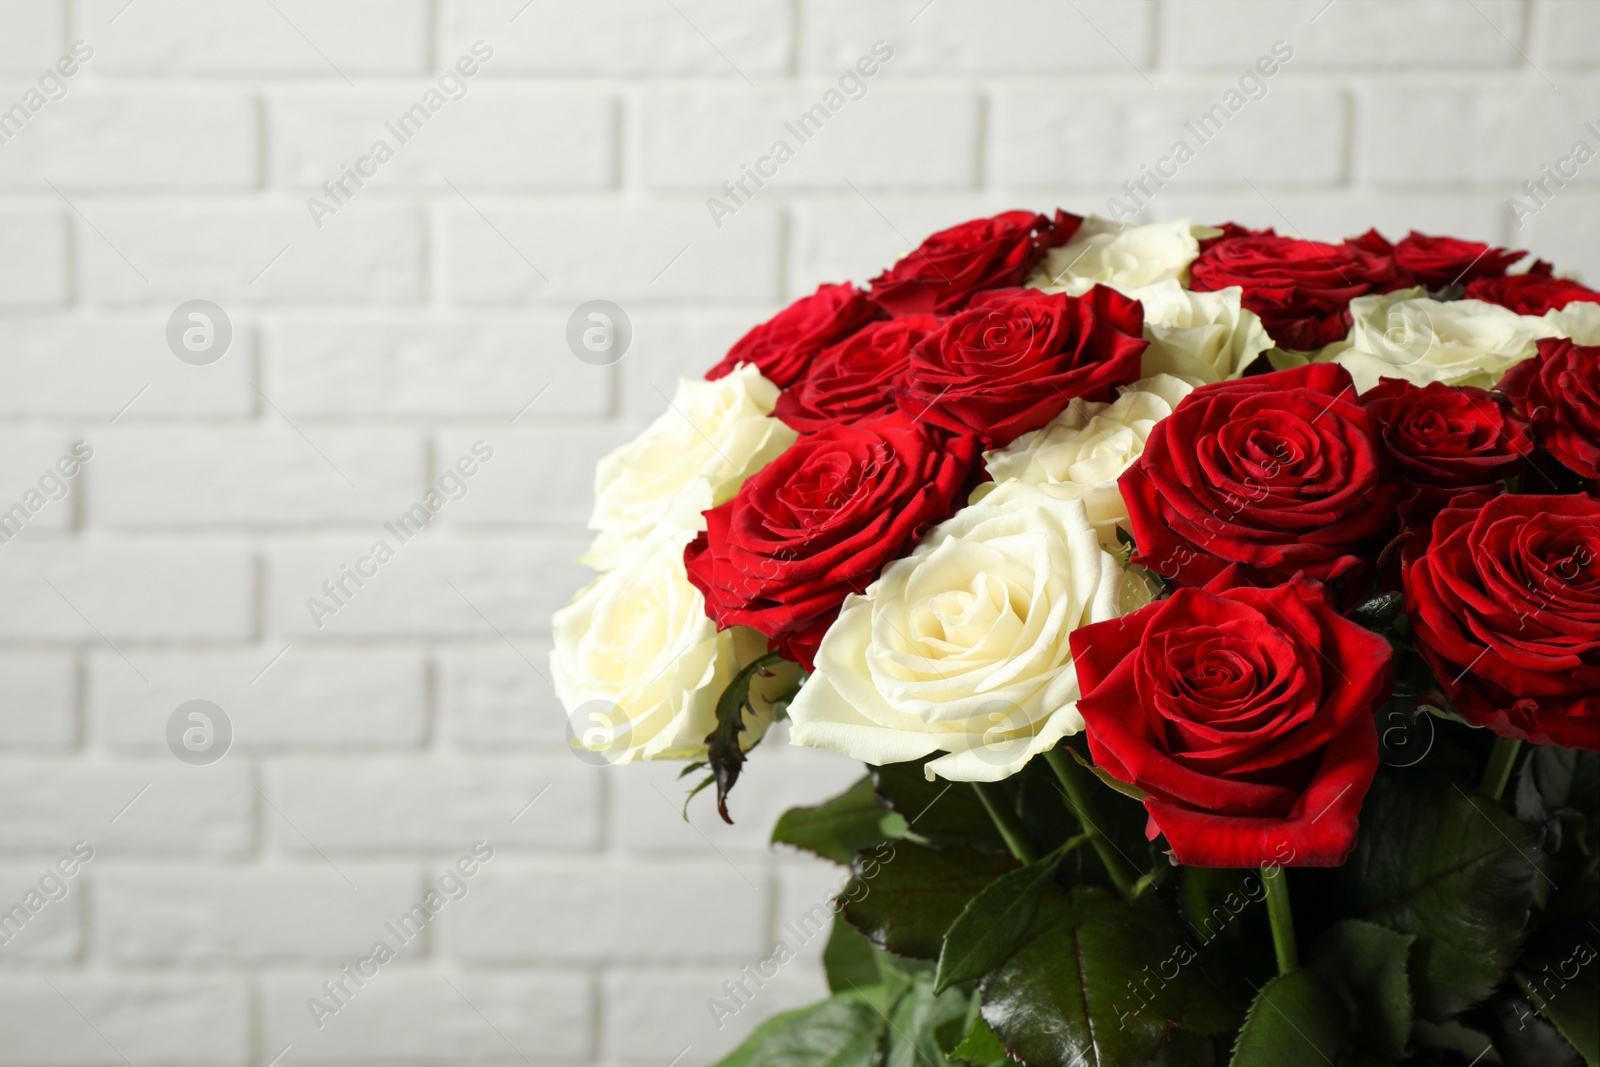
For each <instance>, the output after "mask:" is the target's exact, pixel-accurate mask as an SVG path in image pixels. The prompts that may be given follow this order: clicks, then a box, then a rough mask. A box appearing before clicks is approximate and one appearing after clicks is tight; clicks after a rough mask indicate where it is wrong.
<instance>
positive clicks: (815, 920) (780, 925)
mask: <svg viewBox="0 0 1600 1067" xmlns="http://www.w3.org/2000/svg"><path fill="white" fill-rule="evenodd" d="M777 851H778V852H779V853H780V854H782V855H783V856H784V857H785V859H786V860H787V861H788V862H785V863H782V864H780V865H779V866H778V869H777V872H776V881H777V883H778V895H777V904H776V907H775V909H774V912H773V927H774V930H775V931H776V936H778V937H781V938H783V939H784V943H785V944H787V945H788V946H789V948H790V950H791V951H793V952H794V954H795V956H796V962H798V963H813V964H817V965H820V964H821V962H822V950H823V949H824V948H825V947H826V946H827V943H828V934H829V932H830V931H831V929H832V927H831V926H830V925H829V924H830V922H831V921H832V920H831V918H830V917H831V916H832V915H833V914H835V897H836V896H837V895H838V893H839V890H840V889H842V888H844V885H845V883H846V882H847V881H849V878H850V872H849V871H847V870H845V869H844V868H843V867H840V866H839V865H838V864H836V863H830V862H828V861H826V860H822V859H818V858H817V857H816V856H812V855H810V854H808V853H804V852H801V851H799V850H798V849H791V848H788V847H786V846H785V847H783V848H779V849H778V850H777ZM888 862H890V863H893V862H894V861H893V860H892V859H890V860H889V861H888Z"/></svg>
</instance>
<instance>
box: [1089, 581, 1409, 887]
mask: <svg viewBox="0 0 1600 1067" xmlns="http://www.w3.org/2000/svg"><path fill="white" fill-rule="evenodd" d="M1235 577H1236V575H1235V571H1234V570H1233V569H1230V570H1229V571H1228V572H1225V573H1224V574H1222V575H1220V576H1219V577H1218V579H1217V580H1216V581H1214V582H1213V583H1211V585H1209V586H1208V587H1207V588H1205V589H1180V590H1178V591H1177V592H1176V593H1174V594H1173V595H1172V596H1171V597H1170V598H1169V599H1167V600H1158V601H1156V602H1155V603H1154V604H1151V605H1149V606H1147V607H1144V608H1140V609H1139V610H1138V611H1135V612H1133V613H1131V614H1129V615H1125V616H1123V617H1122V618H1120V619H1112V620H1109V621H1107V622H1100V623H1095V624H1094V625H1092V626H1085V627H1083V628H1081V629H1078V630H1074V631H1073V632H1072V634H1071V638H1070V640H1071V643H1072V657H1073V662H1074V663H1075V664H1076V666H1077V671H1078V684H1079V685H1080V686H1081V687H1082V691H1083V696H1082V698H1081V699H1079V701H1078V711H1079V712H1081V713H1082V715H1083V719H1084V723H1085V724H1086V731H1087V733H1088V736H1089V751H1090V753H1091V754H1092V755H1093V756H1094V761H1095V764H1096V765H1097V766H1099V767H1101V768H1103V769H1104V770H1105V771H1106V773H1108V774H1110V775H1111V776H1112V777H1114V778H1118V779H1121V780H1123V781H1126V782H1131V783H1132V784H1134V785H1136V786H1138V787H1139V788H1140V789H1142V790H1144V791H1145V792H1146V793H1148V794H1149V797H1148V798H1147V799H1146V800H1145V802H1144V805H1145V810H1146V811H1148V812H1149V814H1150V825H1149V827H1148V829H1147V830H1146V833H1148V834H1149V835H1150V836H1151V837H1154V836H1155V835H1156V833H1157V832H1159V833H1162V834H1165V835H1166V838H1167V843H1168V844H1169V845H1170V846H1171V848H1172V853H1173V856H1174V857H1175V858H1176V859H1177V860H1178V862H1179V863H1186V864H1193V865H1196V866H1200V867H1260V866H1263V865H1266V864H1273V865H1276V866H1298V867H1335V866H1338V865H1339V864H1341V863H1343V862H1344V860H1345V857H1346V856H1347V855H1348V854H1349V852H1350V849H1351V848H1352V847H1354V845H1355V838H1356V817H1357V815H1358V814H1359V813H1360V811H1361V801H1362V799H1363V798H1364V797H1365V796H1366V793H1367V787H1368V786H1370V785H1371V784H1372V777H1373V774H1374V773H1375V772H1376V771H1377V767H1378V732H1377V728H1376V727H1375V725H1374V723H1373V713H1374V711H1376V709H1377V707H1378V706H1379V705H1380V704H1381V703H1383V701H1384V700H1386V699H1387V698H1388V695H1389V689H1390V680H1391V675H1392V664H1391V653H1390V648H1389V642H1388V641H1386V640H1385V639H1384V638H1382V637H1380V636H1378V635H1377V634H1374V633H1372V632H1371V631H1369V630H1366V629H1364V628H1362V627H1361V626H1358V625H1356V624H1355V623H1353V622H1350V621H1349V620H1347V619H1345V618H1343V617H1341V616H1340V615H1339V613H1338V611H1337V610H1335V608H1334V607H1333V605H1332V604H1331V603H1330V602H1329V599H1328V596H1327V593H1326V591H1325V590H1324V589H1323V587H1322V586H1320V585H1319V584H1317V583H1316V582H1314V581H1311V580H1310V579H1308V578H1306V577H1305V576H1303V575H1301V576H1297V577H1295V578H1293V579H1291V580H1290V581H1289V582H1288V583H1287V584H1285V585H1279V586H1275V587H1273V588H1269V589H1257V588H1252V587H1250V586H1247V585H1237V584H1235Z"/></svg>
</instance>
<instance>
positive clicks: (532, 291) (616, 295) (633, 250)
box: [444, 194, 781, 312]
mask: <svg viewBox="0 0 1600 1067" xmlns="http://www.w3.org/2000/svg"><path fill="white" fill-rule="evenodd" d="M708 195H709V194H708ZM474 203H475V204H476V205H477V208H478V209H479V210H481V211H482V212H483V213H484V216H487V220H488V221H485V218H484V217H480V216H479V215H478V214H477V212H476V211H474V210H472V209H471V208H468V207H460V208H458V209H454V210H452V211H451V212H450V213H449V214H448V216H447V217H446V219H445V222H444V227H445V237H444V247H445V257H446V272H447V278H448V282H447V284H448V287H449V290H450V294H451V296H452V297H453V298H454V299H455V300H457V301H460V302H461V303H464V304H479V303H504V302H515V303H521V302H523V301H526V300H553V301H560V302H562V303H563V304H564V305H565V306H564V307H563V308H562V310H563V311H564V312H566V311H569V310H570V309H571V308H572V307H573V306H574V305H576V304H578V303H580V302H582V301H585V300H593V299H596V298H597V297H602V298H604V299H607V300H613V301H615V302H617V303H619V304H621V305H622V307H623V309H624V310H627V309H629V308H630V307H631V306H632V303H631V302H633V301H639V302H650V303H654V302H664V301H681V300H703V299H704V298H705V296H706V294H708V293H715V294H716V295H717V297H718V298H719V299H722V300H773V299H776V297H777V295H778V290H779V280H778V279H779V272H778V266H779V261H780V256H781V252H780V241H781V235H780V226H779V217H778V214H777V211H776V209H775V206H774V205H772V204H768V205H766V206H763V205H761V204H750V205H747V206H746V207H744V208H741V209H740V210H739V212H738V214H737V217H735V218H732V219H728V218H725V219H723V220H722V222H723V225H722V227H721V228H720V229H718V228H717V227H716V225H715V224H714V222H713V220H712V219H711V216H710V213H709V212H708V211H707V210H706V208H705V205H704V203H703V202H700V201H697V202H695V203H693V204H685V205H677V206H663V207H620V206H617V205H614V204H613V205H607V206H604V207H598V206H588V205H573V206H570V207H560V208H557V207H534V208H529V207H522V206H510V205H506V204H503V203H496V202H493V201H489V200H488V199H487V198H477V199H475V200H474ZM508 242H509V244H508ZM536 271H537V273H535V272H536ZM540 275H543V278H541V277H540Z"/></svg>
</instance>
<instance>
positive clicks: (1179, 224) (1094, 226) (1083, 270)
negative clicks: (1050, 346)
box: [1028, 215, 1200, 296]
mask: <svg viewBox="0 0 1600 1067" xmlns="http://www.w3.org/2000/svg"><path fill="white" fill-rule="evenodd" d="M1199 255H1200V242H1199V240H1198V239H1196V237H1195V234H1194V227H1193V226H1191V225H1190V223H1189V220H1188V219H1178V220H1177V221H1176V222H1157V223H1153V224H1152V225H1149V226H1124V225H1122V224H1121V223H1117V222H1112V221H1110V220H1109V219H1102V218H1098V217H1096V216H1094V215H1090V216H1089V217H1088V218H1086V219H1084V220H1083V225H1082V226H1080V227H1078V232H1077V233H1075V234H1073V235H1072V240H1070V241H1068V242H1067V243H1066V244H1064V245H1062V246H1061V247H1060V248H1053V249H1051V250H1050V253H1049V254H1048V255H1046V256H1045V258H1044V262H1043V263H1041V264H1040V265H1039V267H1038V268H1037V269H1036V270H1035V271H1034V274H1033V277H1032V278H1030V279H1029V281H1028V284H1029V285H1030V286H1032V287H1033V288H1035V289H1043V290H1044V291H1045V292H1049V293H1066V294H1067V295H1068V296H1082V295H1083V294H1084V293H1086V292H1088V291H1089V290H1090V289H1092V288H1094V286H1095V285H1096V284H1104V285H1110V286H1113V287H1115V288H1117V289H1124V290H1126V289H1129V288H1138V287H1140V286H1145V285H1154V284H1155V283H1156V282H1163V281H1177V282H1182V281H1184V280H1186V279H1187V278H1188V276H1189V264H1191V263H1193V262H1194V261H1195V258H1196V257H1197V256H1199Z"/></svg>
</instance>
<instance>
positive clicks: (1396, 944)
mask: <svg viewBox="0 0 1600 1067" xmlns="http://www.w3.org/2000/svg"><path fill="white" fill-rule="evenodd" d="M1415 940H1416V938H1415V937H1413V936H1411V935H1410V934H1401V933H1396V932H1395V931H1393V930H1390V929H1388V928H1387V927H1383V926H1376V925H1374V924H1372V923H1369V922H1362V921H1361V920H1360V919H1346V920H1344V921H1343V922H1339V923H1335V924H1334V925H1333V926H1331V927H1329V928H1328V930H1327V931H1326V932H1325V933H1324V934H1323V935H1322V936H1321V937H1320V938H1318V939H1317V944H1316V946H1315V948H1313V949H1312V952H1311V958H1310V968H1311V970H1313V971H1315V972H1316V973H1317V974H1319V975H1321V976H1322V978H1323V979H1325V980H1326V981H1327V982H1328V984H1329V985H1331V986H1333V987H1334V988H1335V989H1337V990H1340V991H1341V992H1342V993H1343V994H1344V995H1345V998H1346V1002H1347V1003H1348V1004H1350V1005H1353V1007H1354V1009H1355V1019H1356V1027H1355V1033H1356V1046H1357V1048H1358V1049H1360V1050H1361V1051H1363V1052H1372V1053H1375V1054H1377V1055H1379V1056H1387V1057H1389V1058H1391V1059H1397V1060H1398V1059H1403V1058H1404V1057H1405V1049H1406V1041H1407V1039H1408V1038H1409V1037H1410V1036H1411V1023H1412V1004H1411V980H1410V978H1408V977H1407V975H1406V959H1407V956H1408V955H1409V954H1410V951H1411V945H1412V943H1413V942H1414V941H1415Z"/></svg>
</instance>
